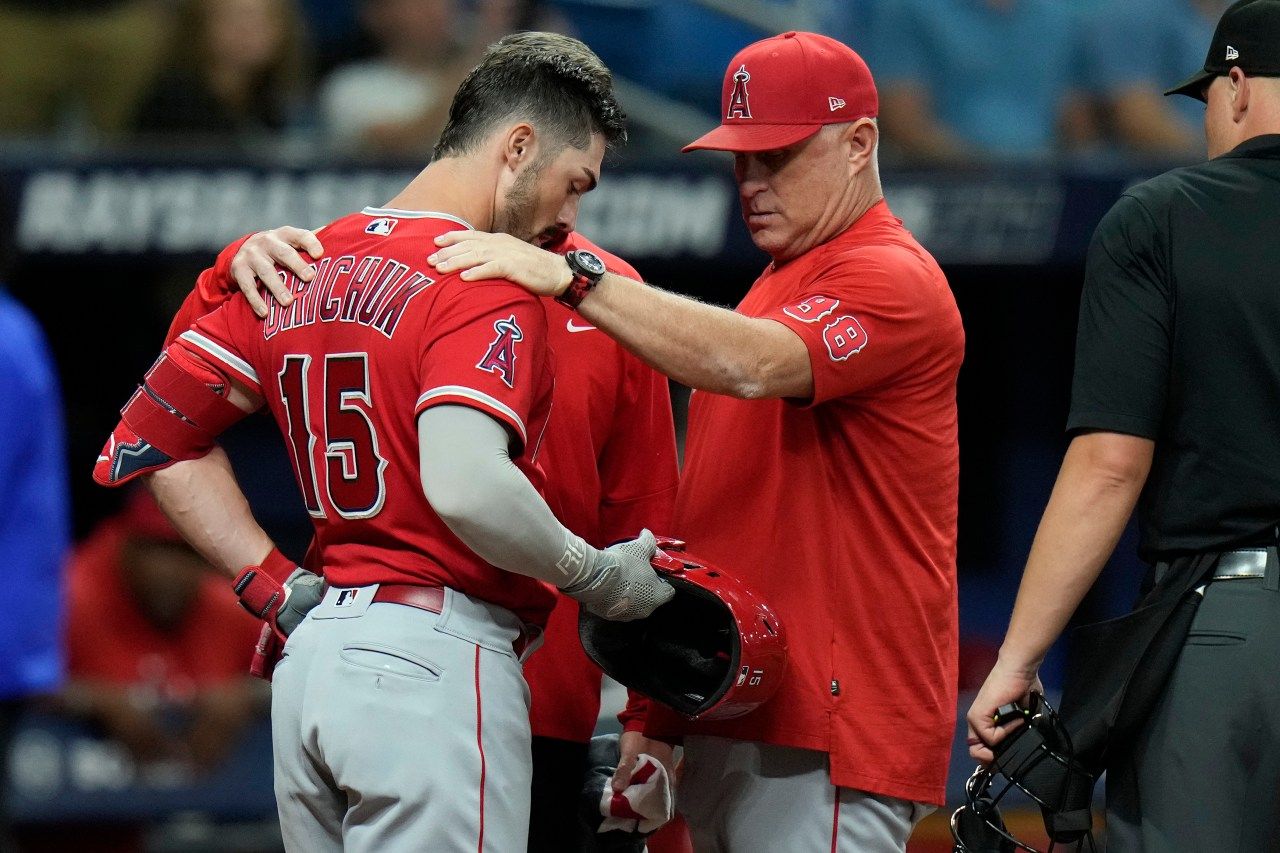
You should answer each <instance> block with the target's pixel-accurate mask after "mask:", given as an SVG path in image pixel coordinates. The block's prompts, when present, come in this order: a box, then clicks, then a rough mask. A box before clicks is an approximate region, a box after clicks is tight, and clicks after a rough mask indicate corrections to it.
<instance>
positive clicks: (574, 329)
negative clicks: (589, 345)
mask: <svg viewBox="0 0 1280 853" xmlns="http://www.w3.org/2000/svg"><path fill="white" fill-rule="evenodd" d="M565 328H567V329H568V330H569V331H571V332H591V331H594V330H595V328H596V327H595V326H575V325H573V321H572V320H570V321H569V324H568V325H567V326H566V327H565Z"/></svg>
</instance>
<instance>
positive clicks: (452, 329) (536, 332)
mask: <svg viewBox="0 0 1280 853" xmlns="http://www.w3.org/2000/svg"><path fill="white" fill-rule="evenodd" d="M444 286H446V287H448V286H452V287H453V288H454V293H453V294H451V295H450V296H449V297H442V299H445V298H447V300H448V301H447V302H445V303H444V304H442V305H441V306H440V307H439V308H438V309H437V311H436V313H435V314H434V315H433V316H432V318H431V321H430V326H429V328H428V329H427V331H426V332H425V334H426V336H427V337H426V339H425V341H424V346H423V347H422V356H421V359H422V360H421V363H420V370H419V396H418V403H417V406H416V407H415V410H414V415H415V416H416V415H420V414H422V412H424V411H426V410H427V409H429V408H431V407H432V406H439V405H444V404H453V405H462V406H470V407H472V408H474V409H479V410H480V411H482V412H484V413H485V414H487V415H490V416H491V417H493V418H496V419H497V420H498V421H500V422H502V423H503V424H504V425H505V426H506V427H507V429H508V430H510V431H511V433H512V435H514V436H515V437H516V438H517V440H518V442H519V448H518V449H517V450H515V451H513V453H512V458H515V457H517V456H519V455H520V453H522V452H523V451H524V446H525V444H526V442H527V441H528V439H529V436H528V429H527V426H526V424H527V423H528V421H529V413H530V411H531V410H532V409H533V405H534V403H535V401H536V400H537V399H538V394H539V391H540V390H542V388H541V382H540V380H541V378H542V373H543V371H544V370H545V369H546V366H547V356H548V350H547V316H546V313H545V311H544V309H543V307H542V303H541V302H540V301H539V300H538V298H537V297H535V296H533V295H531V294H529V293H528V292H527V291H525V290H524V289H523V288H521V287H518V286H516V285H513V284H510V283H508V282H497V281H483V282H470V283H464V282H460V281H458V282H454V283H453V284H452V285H450V284H445V285H444ZM534 438H535V440H536V438H537V436H534Z"/></svg>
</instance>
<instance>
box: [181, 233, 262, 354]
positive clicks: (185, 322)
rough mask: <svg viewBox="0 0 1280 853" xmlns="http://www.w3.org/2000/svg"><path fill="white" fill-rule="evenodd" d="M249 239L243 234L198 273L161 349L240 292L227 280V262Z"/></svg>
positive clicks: (229, 274) (228, 271) (228, 262)
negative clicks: (210, 264)
mask: <svg viewBox="0 0 1280 853" xmlns="http://www.w3.org/2000/svg"><path fill="white" fill-rule="evenodd" d="M251 236H253V235H251V234H246V235H244V236H243V237H241V238H240V239H239V240H236V241H235V242H234V243H232V244H231V245H229V246H227V247H226V248H225V249H223V250H222V251H221V252H219V253H218V258H217V260H215V261H214V262H213V266H211V267H209V268H208V269H207V270H205V271H204V272H202V273H200V276H199V277H198V278H197V279H196V286H195V289H194V290H192V291H191V292H190V293H188V294H187V298H186V299H184V300H183V301H182V307H180V308H179V309H178V313H177V315H176V316H174V318H173V322H172V323H170V324H169V332H168V334H166V335H165V336H164V343H165V346H168V345H169V344H171V343H173V342H174V341H175V340H177V339H178V336H179V335H181V334H182V333H183V332H185V331H186V330H187V329H190V328H191V325H192V324H193V323H195V321H196V320H199V319H200V318H201V317H203V316H204V315H206V314H209V313H211V312H212V311H213V310H214V309H215V308H217V307H218V306H219V305H221V304H222V303H224V302H226V301H227V300H228V299H230V298H231V297H232V295H234V294H236V293H239V292H240V290H239V288H238V287H236V284H235V282H234V281H232V279H231V261H232V260H233V259H234V258H235V256H236V252H239V251H240V247H241V246H243V245H244V244H245V241H246V240H248V239H249V238H250V237H251Z"/></svg>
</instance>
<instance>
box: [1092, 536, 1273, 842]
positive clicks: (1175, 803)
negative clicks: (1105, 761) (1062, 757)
mask: <svg viewBox="0 0 1280 853" xmlns="http://www.w3.org/2000/svg"><path fill="white" fill-rule="evenodd" d="M1272 562H1274V558H1273V560H1272ZM1278 585H1280V584H1278V583H1277V569H1276V567H1275V566H1271V567H1269V569H1268V576H1267V578H1266V579H1265V580H1264V579H1239V580H1236V579H1232V580H1217V581H1214V582H1213V583H1211V584H1210V585H1209V586H1208V587H1207V588H1206V589H1205V596H1204V601H1202V602H1201V604H1200V608H1199V610H1197V611H1196V615H1195V620H1194V621H1193V622H1192V624H1191V632H1190V634H1189V635H1188V636H1187V639H1186V642H1185V644H1184V645H1183V649H1182V654H1181V656H1180V657H1179V658H1178V663H1177V665H1176V666H1175V667H1174V670H1173V674H1172V676H1171V677H1170V679H1169V683H1168V685H1167V687H1166V688H1165V691H1164V695H1163V696H1162V698H1161V700H1160V702H1159V704H1158V705H1157V706H1156V708H1155V711H1154V712H1153V713H1152V715H1151V718H1150V719H1149V720H1148V722H1147V724H1146V725H1145V726H1144V727H1143V728H1142V731H1141V734H1140V736H1139V738H1138V739H1137V741H1136V742H1135V743H1134V744H1133V747H1132V749H1131V750H1130V751H1128V752H1127V753H1126V754H1125V755H1124V757H1123V758H1122V760H1121V762H1120V764H1119V766H1116V767H1113V768H1112V769H1111V770H1110V771H1109V772H1108V774H1107V851H1108V853H1210V851H1211V852H1212V853H1262V851H1267V850H1280V844H1277V839H1276V838H1275V837H1274V835H1273V833H1274V832H1275V829H1276V822H1277V818H1280V814H1278V811H1277V798H1280V591H1278V590H1277V586H1278Z"/></svg>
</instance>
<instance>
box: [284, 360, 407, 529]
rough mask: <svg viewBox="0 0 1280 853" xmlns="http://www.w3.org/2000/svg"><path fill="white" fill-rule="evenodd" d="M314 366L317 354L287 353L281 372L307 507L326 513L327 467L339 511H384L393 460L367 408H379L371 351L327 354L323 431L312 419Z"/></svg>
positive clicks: (356, 514)
mask: <svg viewBox="0 0 1280 853" xmlns="http://www.w3.org/2000/svg"><path fill="white" fill-rule="evenodd" d="M310 370H311V356H309V355H287V356H285V359H284V368H283V369H282V370H281V371H280V374H279V379H280V399H281V400H282V401H283V402H284V408H285V413H286V415H287V417H288V439H289V446H290V452H291V453H292V454H293V468H294V471H295V472H296V473H297V475H298V485H299V486H301V487H302V497H303V500H304V501H305V502H306V504H307V512H309V513H311V515H312V516H315V517H316V518H324V517H326V513H325V510H324V507H323V506H322V505H321V503H320V484H319V479H320V478H319V476H317V475H318V474H320V473H323V476H324V488H325V493H326V495H327V496H328V498H329V504H330V505H331V506H332V507H333V508H334V510H335V511H336V512H337V513H338V515H339V516H341V517H342V518H347V519H357V518H372V517H373V516H375V515H377V514H378V513H379V512H381V511H382V504H383V502H384V501H385V500H386V492H387V489H386V482H385V481H384V478H383V471H384V470H385V469H386V467H387V460H385V459H383V458H382V456H381V455H380V454H379V453H378V431H377V429H375V428H374V425H373V421H372V420H370V419H369V415H368V413H367V410H370V409H372V408H373V401H372V400H371V399H370V397H369V355H368V353H363V352H355V353H337V354H332V355H326V356H325V357H324V377H323V379H324V381H323V394H324V406H323V408H322V410H321V411H322V422H321V423H320V424H319V426H320V428H321V429H320V430H319V433H318V434H317V430H316V429H315V428H314V427H315V425H313V424H312V423H311V406H310V405H309V400H308V396H309V394H310V387H311V386H310V383H309V381H308V379H309V375H308V374H309V373H310ZM361 404H362V405H361ZM318 441H319V442H323V448H324V463H323V465H324V470H323V472H317V470H316V466H315V446H316V443H317V442H318Z"/></svg>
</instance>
